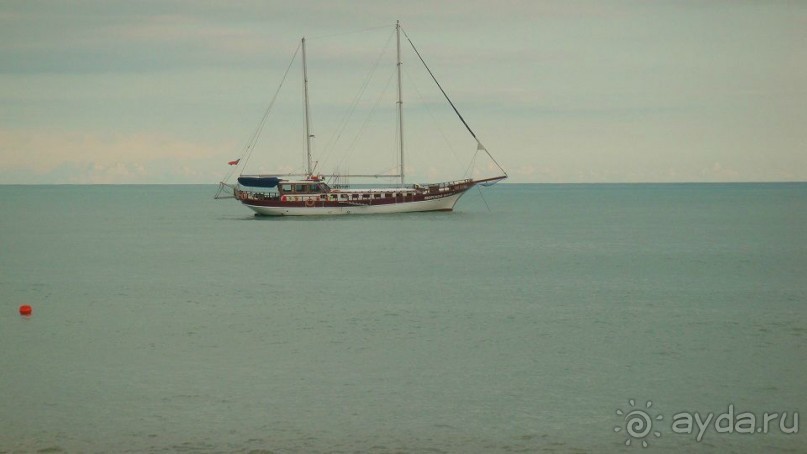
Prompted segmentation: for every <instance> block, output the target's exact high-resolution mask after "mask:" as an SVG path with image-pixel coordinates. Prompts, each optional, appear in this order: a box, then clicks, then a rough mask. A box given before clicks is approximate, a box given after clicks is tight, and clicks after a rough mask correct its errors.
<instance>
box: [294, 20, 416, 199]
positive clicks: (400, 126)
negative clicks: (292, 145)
mask: <svg viewBox="0 0 807 454" xmlns="http://www.w3.org/2000/svg"><path fill="white" fill-rule="evenodd" d="M395 38H396V41H397V44H398V145H399V147H400V151H401V186H403V185H404V133H403V100H402V99H401V23H400V21H397V20H396V21H395ZM303 56H305V47H303ZM303 59H305V57H303ZM309 161H310V158H309ZM309 165H310V164H309Z"/></svg>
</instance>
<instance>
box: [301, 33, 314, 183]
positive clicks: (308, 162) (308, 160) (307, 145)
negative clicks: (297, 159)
mask: <svg viewBox="0 0 807 454" xmlns="http://www.w3.org/2000/svg"><path fill="white" fill-rule="evenodd" d="M302 48H303V94H304V98H305V153H306V165H307V167H306V170H307V173H308V175H307V176H311V175H312V173H313V169H312V168H311V131H310V130H309V128H310V123H311V119H310V117H309V115H308V68H307V66H306V63H305V37H304V38H303V39H302Z"/></svg>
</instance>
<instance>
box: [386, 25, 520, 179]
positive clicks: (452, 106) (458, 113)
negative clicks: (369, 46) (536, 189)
mask: <svg viewBox="0 0 807 454" xmlns="http://www.w3.org/2000/svg"><path fill="white" fill-rule="evenodd" d="M401 30H402V31H403V33H404V36H406V40H407V41H409V44H410V45H411V46H412V50H414V51H415V54H417V56H418V58H419V59H420V62H421V63H423V66H424V67H426V71H428V72H429V75H430V76H432V80H434V83H435V84H437V88H439V89H440V91H441V92H442V93H443V96H445V98H446V101H448V103H449V104H451V108H452V109H454V113H456V114H457V117H459V119H460V121H462V124H464V125H465V129H467V130H468V132H470V133H471V136H473V138H474V139H476V143H477V145H478V147H479V148H481V149H483V150H485V153H487V155H488V157H489V158H490V160H491V161H493V163H494V164H496V166H498V167H499V170H501V171H502V172H503V173H504V174H505V175H507V172H505V171H504V169H503V168H502V166H501V165H499V163H498V162H496V159H494V158H493V156H491V154H490V152H489V151H488V150H487V148H485V147H484V146H483V145H482V142H480V141H479V139H478V138H477V137H476V134H474V131H473V130H472V129H471V127H470V126H468V122H466V121H465V119H464V118H462V115H461V114H460V111H459V110H457V106H455V105H454V103H453V102H451V98H449V97H448V94H447V93H446V91H445V90H443V86H442V85H440V82H438V81H437V77H435V76H434V73H433V72H432V70H431V69H430V68H429V65H427V64H426V61H425V60H423V56H421V55H420V52H419V51H418V49H417V47H415V43H413V42H412V40H411V39H410V38H409V35H407V34H406V30H404V29H403V28H401Z"/></svg>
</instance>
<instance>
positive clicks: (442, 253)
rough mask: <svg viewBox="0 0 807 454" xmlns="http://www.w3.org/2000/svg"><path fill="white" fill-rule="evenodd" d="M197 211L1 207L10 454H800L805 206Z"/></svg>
mask: <svg viewBox="0 0 807 454" xmlns="http://www.w3.org/2000/svg"><path fill="white" fill-rule="evenodd" d="M215 189H216V188H215V187H214V186H0V346H2V349H0V452H205V453H206V452H244V453H247V452H251V453H260V452H264V453H268V452H276V453H298V452H299V453H320V452H322V453H324V452H334V453H337V452H344V453H353V452H371V453H398V452H405V453H406V452H429V453H434V452H450V453H476V452H480V453H482V452H494V453H509V452H597V453H599V452H614V453H621V452H638V451H641V450H643V448H642V442H645V443H647V444H648V452H649V451H650V450H653V451H664V452H692V451H695V452H732V451H734V452H805V451H807V433H805V432H807V429H805V428H803V427H799V426H798V425H796V424H795V422H796V421H795V420H794V416H795V415H794V412H795V413H799V412H806V413H807V379H805V377H806V376H807V279H806V278H805V276H807V228H806V227H805V226H807V184H681V185H642V184H637V185H507V184H499V185H497V186H494V187H492V188H488V189H484V190H483V191H482V193H481V194H482V195H484V199H483V198H482V195H480V192H479V191H476V190H474V191H472V192H469V193H468V194H467V195H466V196H465V197H464V198H463V199H462V200H461V201H460V203H459V204H458V205H457V207H456V211H454V212H453V213H418V214H401V215H389V216H386V215H385V216H381V215H379V216H366V217H361V216H347V217H334V218H313V219H312V218H305V219H304V218H277V219H275V218H255V217H254V216H253V215H252V212H251V211H250V210H248V209H247V208H245V207H242V206H240V205H239V204H238V203H237V202H235V201H233V200H213V199H212V197H213V194H214V193H215ZM486 204H487V206H486ZM488 206H489V208H488ZM21 304H30V305H31V306H32V307H33V315H32V316H31V317H21V316H20V315H19V314H18V307H19V306H20V305H21ZM631 412H633V413H631ZM637 412H640V413H638V415H639V416H647V417H648V418H647V419H645V420H644V421H643V423H644V427H641V424H640V425H639V426H635V425H634V423H636V422H637V421H636V417H637V416H636V415H637ZM696 412H697V413H698V417H699V418H702V419H703V420H704V421H705V420H706V419H707V417H708V416H709V415H710V414H711V415H712V416H713V418H712V419H709V421H710V423H709V425H706V429H705V430H704V431H703V433H702V434H701V436H700V437H699V436H698V432H699V429H698V426H697V425H695V426H694V427H692V430H690V431H689V432H687V430H686V429H687V428H686V425H685V424H684V425H682V421H685V416H686V415H694V414H695V413H696ZM629 413H631V416H628V414H629ZM764 413H768V414H769V416H770V415H771V414H774V413H775V414H776V415H777V417H778V418H779V419H773V420H772V421H773V422H771V423H770V424H769V426H763V425H762V420H763V418H764ZM741 414H744V416H742V417H741V416H740V415H741ZM749 414H751V415H753V416H754V418H755V422H754V425H752V426H751V431H752V432H753V433H740V432H746V431H748V415H749ZM721 415H724V416H723V418H722V422H721V423H720V424H719V425H717V426H716V425H715V420H716V419H718V417H719V416H721ZM743 421H744V422H743ZM780 421H784V428H782V427H781V426H780V424H779V422H780ZM640 422H641V421H640ZM800 422H801V423H804V421H800ZM676 423H677V426H676V425H674V424H676ZM744 424H745V425H744ZM729 426H730V428H731V429H732V430H731V432H729V431H728V429H726V428H727V427H729ZM787 432H795V433H787ZM626 442H630V445H627V446H626ZM643 452H644V451H643Z"/></svg>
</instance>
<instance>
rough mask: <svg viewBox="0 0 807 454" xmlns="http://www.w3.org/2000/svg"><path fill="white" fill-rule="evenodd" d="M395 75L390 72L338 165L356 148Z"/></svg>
mask: <svg viewBox="0 0 807 454" xmlns="http://www.w3.org/2000/svg"><path fill="white" fill-rule="evenodd" d="M394 75H395V73H394V72H390V75H389V78H387V82H386V84H384V88H383V89H382V90H381V92H380V93H379V94H378V97H377V98H376V100H375V103H374V104H373V107H372V108H371V109H370V112H369V113H368V114H367V116H366V117H365V118H364V122H363V123H362V125H361V127H360V128H359V131H358V132H357V133H356V135H355V136H354V137H353V140H352V141H351V142H350V145H349V146H348V147H347V149H346V150H345V155H344V156H343V157H342V159H340V160H339V162H338V163H337V166H341V165H342V163H343V162H344V161H345V160H346V159H347V157H348V155H349V154H350V152H351V151H353V150H354V149H355V146H356V143H357V142H358V141H359V137H361V135H362V134H363V133H364V130H365V129H366V128H367V125H368V124H369V123H370V119H371V118H372V117H373V114H375V111H376V110H377V109H378V105H379V104H380V103H381V99H382V98H383V97H384V95H385V94H386V93H387V90H388V88H389V85H390V82H391V81H392V77H393V76H394Z"/></svg>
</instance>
